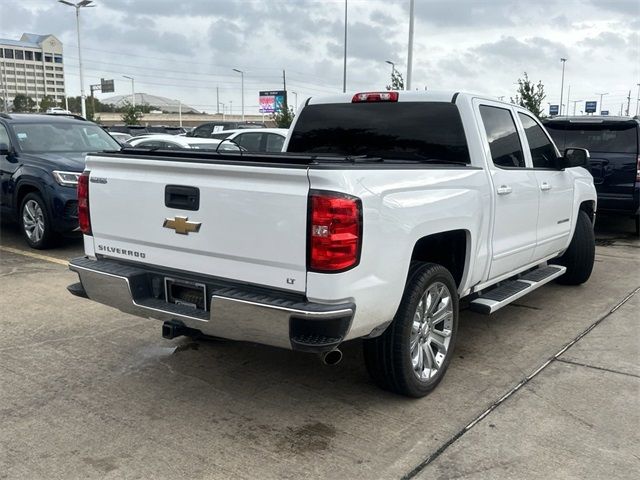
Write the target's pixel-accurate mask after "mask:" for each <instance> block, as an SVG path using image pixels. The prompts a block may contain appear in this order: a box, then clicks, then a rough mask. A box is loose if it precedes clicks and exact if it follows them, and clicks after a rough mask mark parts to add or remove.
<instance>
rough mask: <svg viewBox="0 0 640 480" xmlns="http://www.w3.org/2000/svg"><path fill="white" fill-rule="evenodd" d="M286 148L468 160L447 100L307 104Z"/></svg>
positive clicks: (458, 121)
mask: <svg viewBox="0 0 640 480" xmlns="http://www.w3.org/2000/svg"><path fill="white" fill-rule="evenodd" d="M287 152H293V153H305V154H335V155H342V156H344V155H348V156H369V157H380V158H382V159H384V160H389V161H398V162H403V161H411V162H416V163H420V162H425V163H437V162H438V161H441V162H443V163H447V162H455V163H462V164H469V163H470V157H469V149H468V146H467V139H466V136H465V132H464V128H463V125H462V120H461V118H460V113H459V112H458V107H457V106H456V105H454V104H453V103H450V102H379V103H377V102H376V103H335V104H318V105H308V106H306V107H305V108H304V109H303V110H302V112H301V113H300V117H299V118H298V120H297V122H296V124H295V127H294V129H293V132H292V134H291V139H290V140H289V145H288V147H287Z"/></svg>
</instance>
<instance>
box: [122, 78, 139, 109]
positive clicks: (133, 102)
mask: <svg viewBox="0 0 640 480" xmlns="http://www.w3.org/2000/svg"><path fill="white" fill-rule="evenodd" d="M122 76H123V77H124V78H128V79H129V80H131V105H132V106H133V108H136V83H135V80H134V79H133V77H130V76H128V75H122ZM143 83H144V82H143Z"/></svg>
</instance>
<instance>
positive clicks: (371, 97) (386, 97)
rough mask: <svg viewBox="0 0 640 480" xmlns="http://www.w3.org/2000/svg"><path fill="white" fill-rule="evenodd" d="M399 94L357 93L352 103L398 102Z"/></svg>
mask: <svg viewBox="0 0 640 480" xmlns="http://www.w3.org/2000/svg"><path fill="white" fill-rule="evenodd" d="M397 101H398V92H364V93H356V94H355V95H354V96H353V98H352V99H351V103H365V102H397Z"/></svg>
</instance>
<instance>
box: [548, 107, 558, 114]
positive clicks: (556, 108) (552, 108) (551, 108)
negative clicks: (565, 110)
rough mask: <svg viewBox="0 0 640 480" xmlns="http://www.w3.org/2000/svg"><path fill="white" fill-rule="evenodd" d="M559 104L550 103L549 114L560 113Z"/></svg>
mask: <svg viewBox="0 0 640 480" xmlns="http://www.w3.org/2000/svg"><path fill="white" fill-rule="evenodd" d="M559 110H560V106H559V105H549V115H558V111H559Z"/></svg>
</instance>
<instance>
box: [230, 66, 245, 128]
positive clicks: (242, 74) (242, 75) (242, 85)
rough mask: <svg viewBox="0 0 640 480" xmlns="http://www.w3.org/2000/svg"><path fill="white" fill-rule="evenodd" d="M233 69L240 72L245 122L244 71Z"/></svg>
mask: <svg viewBox="0 0 640 480" xmlns="http://www.w3.org/2000/svg"><path fill="white" fill-rule="evenodd" d="M233 71H234V72H237V73H239V74H240V84H241V88H242V121H243V122H244V72H243V71H242V70H238V69H237V68H234V69H233Z"/></svg>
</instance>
